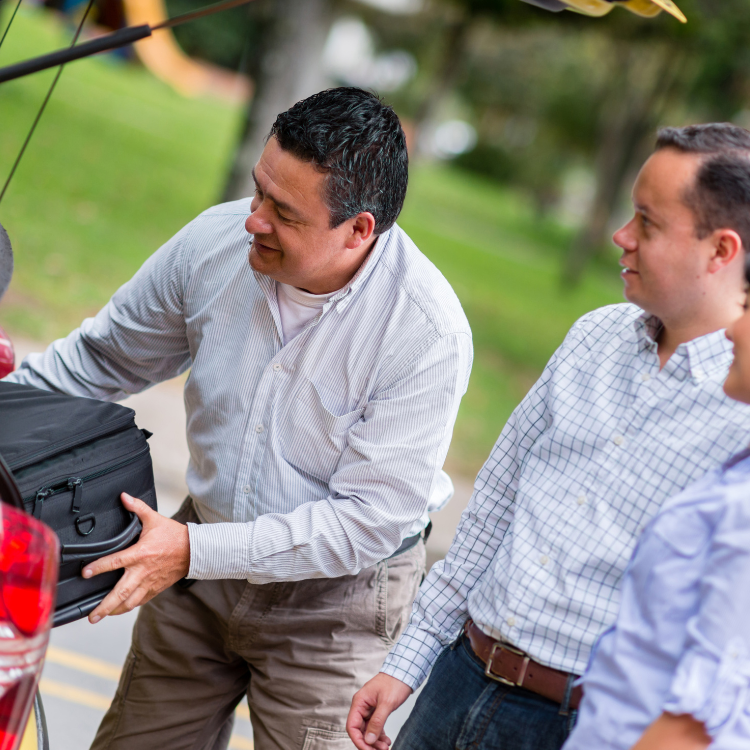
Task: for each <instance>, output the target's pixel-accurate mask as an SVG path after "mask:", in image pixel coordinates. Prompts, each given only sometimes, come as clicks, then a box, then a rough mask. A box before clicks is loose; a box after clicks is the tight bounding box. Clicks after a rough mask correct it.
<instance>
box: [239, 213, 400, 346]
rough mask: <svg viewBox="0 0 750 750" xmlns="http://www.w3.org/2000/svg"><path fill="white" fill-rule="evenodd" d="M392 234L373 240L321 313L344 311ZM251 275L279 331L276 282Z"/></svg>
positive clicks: (388, 233) (269, 278)
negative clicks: (364, 255) (348, 277)
mask: <svg viewBox="0 0 750 750" xmlns="http://www.w3.org/2000/svg"><path fill="white" fill-rule="evenodd" d="M392 232H393V228H391V229H389V230H388V231H387V232H383V234H381V235H378V237H377V239H376V240H375V244H374V245H373V246H372V250H370V252H369V253H368V254H367V257H366V258H365V259H364V261H363V262H362V265H361V266H360V267H359V269H358V270H357V273H355V274H354V276H352V278H351V279H350V280H349V282H348V283H347V284H345V285H344V286H343V287H341V289H339V291H338V292H336V294H334V295H333V296H332V297H331V298H330V299H329V300H328V302H326V304H325V305H324V306H323V308H322V311H323V312H324V313H325V312H327V311H328V310H329V309H330V308H331V307H332V306H333V305H336V309H337V311H338V312H340V313H341V312H343V311H344V310H345V309H346V307H347V306H348V305H349V303H350V302H351V300H352V299H353V297H354V295H355V293H356V292H357V291H358V290H359V289H361V288H362V286H363V284H364V283H365V281H366V280H367V279H368V278H369V276H370V274H371V273H372V272H373V269H374V268H375V265H376V264H377V262H378V259H379V258H380V256H381V255H382V254H383V250H384V248H385V247H386V245H387V244H388V241H389V239H390V236H391V233H392ZM253 274H254V275H255V278H256V280H257V281H258V284H259V285H260V288H261V289H262V290H263V292H264V294H265V295H266V298H267V299H268V301H269V304H270V306H271V312H272V315H273V317H274V320H275V321H276V326H277V328H278V329H279V331H281V317H280V315H279V312H278V300H277V297H276V282H275V281H274V280H273V279H272V278H271V277H270V276H266V275H265V274H262V273H258V272H257V271H253ZM271 301H272V302H271ZM280 335H281V334H280Z"/></svg>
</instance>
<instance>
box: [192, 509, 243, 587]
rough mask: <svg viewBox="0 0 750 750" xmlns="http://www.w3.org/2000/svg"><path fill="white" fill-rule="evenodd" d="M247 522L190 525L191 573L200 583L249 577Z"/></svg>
mask: <svg viewBox="0 0 750 750" xmlns="http://www.w3.org/2000/svg"><path fill="white" fill-rule="evenodd" d="M250 525H251V524H248V523H200V524H198V523H189V524H188V525H187V527H188V536H189V538H190V570H189V571H188V574H187V577H188V578H192V579H195V580H198V581H215V580H217V579H219V578H235V579H240V578H247V577H248V574H249V571H250V561H249V559H248V554H249V549H250Z"/></svg>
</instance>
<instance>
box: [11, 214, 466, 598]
mask: <svg viewBox="0 0 750 750" xmlns="http://www.w3.org/2000/svg"><path fill="white" fill-rule="evenodd" d="M249 213H250V201H249V199H245V200H241V201H236V202H234V203H227V204H223V205H220V206H216V207H214V208H211V209H209V210H208V211H206V212H204V213H203V214H201V215H200V216H199V217H198V218H197V219H195V220H194V221H192V222H191V223H190V224H188V225H187V226H186V227H185V228H184V229H182V230H181V231H180V232H179V233H178V234H177V235H175V237H173V238H172V239H171V240H170V241H169V242H167V243H166V244H165V245H164V246H163V247H161V248H160V249H159V250H158V251H157V252H156V253H155V254H154V255H153V256H152V257H151V258H150V259H149V260H147V261H146V263H145V264H144V265H143V267H142V268H141V269H140V270H139V271H138V273H137V274H136V275H135V276H134V277H133V278H132V279H131V280H130V281H129V282H127V283H126V284H125V285H124V286H122V287H121V288H120V289H119V290H118V291H117V292H116V293H115V295H114V296H113V297H112V299H111V300H110V302H109V303H108V304H107V305H106V307H104V309H103V310H101V311H100V312H99V314H98V315H97V316H96V317H95V318H90V319H87V320H85V321H84V322H83V324H82V325H81V327H80V328H79V329H77V330H76V331H74V332H73V333H71V334H70V335H69V336H68V337H67V338H65V339H60V340H58V341H56V342H54V343H53V344H52V345H51V346H50V347H49V348H48V349H47V350H46V351H45V352H44V353H42V354H34V355H31V356H29V357H27V358H26V360H25V361H24V362H23V364H22V365H21V367H20V368H19V370H18V371H17V372H16V373H14V374H13V375H11V376H9V379H10V380H13V381H15V382H18V383H27V384H30V385H35V386H38V387H40V388H46V389H51V390H58V391H63V392H66V393H71V394H75V395H80V396H89V397H94V398H100V399H107V400H117V399H121V398H124V397H126V396H127V395H130V394H132V393H136V392H138V391H142V390H144V389H146V388H148V387H149V386H151V385H153V384H154V383H157V382H159V381H162V380H166V379H167V378H171V377H174V376H175V375H178V374H179V373H182V372H184V371H185V370H187V369H188V368H190V376H189V378H188V380H187V383H186V385H185V407H186V412H187V438H188V445H189V448H190V464H189V467H188V471H187V484H188V489H189V490H190V494H191V496H192V497H193V500H194V501H195V507H196V510H197V513H198V515H199V517H200V518H201V520H202V521H203V523H202V524H200V525H196V524H191V525H190V526H189V531H190V572H189V574H188V575H189V577H191V578H198V579H211V578H247V579H248V580H249V581H251V582H255V583H267V582H271V581H281V580H301V579H306V578H315V577H334V576H340V575H346V574H353V573H357V572H358V571H359V570H361V569H363V568H366V567H368V566H370V565H373V564H374V563H376V562H378V561H379V560H382V559H383V558H386V557H388V556H389V555H390V554H391V553H392V552H393V551H394V550H395V549H397V548H398V546H399V545H400V543H401V541H402V540H403V539H404V538H406V537H408V536H410V535H412V534H414V533H416V532H418V531H419V530H420V529H421V528H423V527H424V525H425V522H426V520H425V518H426V517H425V514H426V511H427V508H428V502H429V500H430V498H431V497H432V496H434V494H435V493H439V492H440V491H441V487H443V488H444V483H445V475H444V474H443V473H442V466H443V462H444V460H445V456H446V453H447V450H448V446H449V444H450V440H451V436H452V431H453V424H454V422H455V418H456V414H457V411H458V406H459V402H460V400H461V397H462V395H463V394H464V392H465V391H466V387H467V384H468V379H469V373H470V370H471V361H472V345H471V331H470V329H469V324H468V322H467V320H466V317H465V316H464V314H463V310H462V309H461V305H460V303H459V301H458V299H457V297H456V295H455V293H454V292H453V290H452V289H451V287H450V285H449V284H448V282H447V281H446V280H445V278H444V277H443V276H442V275H441V274H440V272H439V271H438V270H437V269H436V268H435V267H434V266H433V265H432V263H430V262H429V261H428V260H427V259H426V258H425V257H424V255H422V254H421V253H420V252H419V250H418V249H417V248H416V246H415V245H414V243H413V242H412V241H411V240H410V239H409V237H408V236H407V235H406V234H405V233H404V232H403V230H401V229H400V228H399V227H398V226H397V225H396V226H394V227H392V228H391V229H390V230H389V231H388V232H386V233H384V234H383V235H381V236H380V237H379V238H378V240H377V242H376V244H375V246H374V248H373V250H372V251H371V253H370V255H369V257H368V259H367V260H366V262H365V263H364V264H363V266H362V267H361V268H360V270H359V271H358V273H357V274H356V275H355V277H354V278H353V279H352V280H351V281H350V282H349V283H348V284H347V285H346V286H345V287H344V288H343V289H341V290H340V291H339V292H338V293H337V294H336V295H334V296H333V297H332V298H331V299H330V300H329V301H328V302H327V303H326V305H325V306H324V307H323V309H322V311H321V312H320V313H319V314H318V315H317V316H316V317H315V318H314V319H313V320H312V321H310V323H309V324H308V325H307V326H306V327H305V328H304V329H303V330H302V332H301V333H300V334H299V335H298V336H296V337H295V338H294V339H292V340H291V341H290V342H289V343H288V344H287V345H286V346H284V345H283V340H282V329H281V321H280V317H279V308H278V304H277V298H276V282H275V281H273V280H272V279H270V278H268V277H266V276H263V275H261V274H257V273H255V272H253V270H252V269H251V268H250V266H249V265H248V257H247V256H248V249H249V235H248V234H247V232H246V231H245V228H244V221H245V219H246V218H247V216H248V214H249ZM144 426H147V425H144Z"/></svg>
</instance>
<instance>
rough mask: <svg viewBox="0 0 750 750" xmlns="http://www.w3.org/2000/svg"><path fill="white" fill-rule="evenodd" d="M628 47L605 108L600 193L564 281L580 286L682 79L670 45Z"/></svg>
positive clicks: (617, 65) (619, 61)
mask: <svg viewBox="0 0 750 750" xmlns="http://www.w3.org/2000/svg"><path fill="white" fill-rule="evenodd" d="M628 46H629V49H627V50H623V49H622V48H621V54H620V55H618V56H617V57H616V59H615V68H616V69H617V70H618V71H619V72H620V74H619V75H618V76H617V77H616V78H615V80H614V82H611V84H610V87H609V90H610V92H611V95H610V97H609V101H608V102H607V104H605V106H604V107H603V108H602V116H601V118H600V123H601V125H600V139H599V146H598V155H597V160H596V167H595V173H596V192H595V194H594V199H593V201H592V204H591V208H590V210H589V215H588V218H587V220H586V223H585V225H584V228H583V230H582V231H581V232H580V233H579V234H578V236H577V237H576V239H575V240H574V242H573V245H572V247H571V248H570V252H569V254H568V257H567V261H566V265H565V268H564V270H563V281H564V282H565V283H566V284H568V285H575V284H577V283H578V282H579V281H580V279H581V277H582V275H583V272H584V270H585V268H586V265H587V264H588V262H589V261H590V260H591V259H592V258H593V257H594V256H595V255H596V254H597V253H599V252H600V250H601V249H602V248H603V247H604V246H605V244H606V242H607V240H608V237H607V233H608V228H609V226H608V225H609V220H610V217H611V216H612V214H613V212H614V210H615V209H616V207H617V202H618V199H619V197H620V195H621V193H622V189H623V182H624V180H625V178H626V177H627V176H628V174H630V173H631V172H632V170H633V168H634V167H635V166H637V165H636V164H635V162H636V161H637V160H638V158H639V157H640V156H641V146H642V144H643V143H644V141H645V140H646V139H647V138H648V136H649V135H651V134H652V132H651V131H652V130H653V127H654V123H655V122H657V121H658V119H659V114H660V112H661V111H662V109H663V106H664V104H665V103H666V101H667V99H668V98H669V97H670V96H671V94H672V93H673V90H674V87H675V85H676V84H677V82H678V81H679V80H682V76H681V69H682V68H683V64H684V60H682V59H681V58H680V56H679V55H678V54H675V51H674V50H672V49H670V48H668V47H661V48H660V47H657V48H654V49H652V50H651V51H650V53H646V51H645V50H643V49H642V48H640V47H633V46H630V45H628Z"/></svg>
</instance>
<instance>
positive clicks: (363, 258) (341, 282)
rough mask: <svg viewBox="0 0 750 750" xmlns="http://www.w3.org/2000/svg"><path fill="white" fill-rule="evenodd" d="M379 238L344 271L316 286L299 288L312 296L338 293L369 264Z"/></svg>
mask: <svg viewBox="0 0 750 750" xmlns="http://www.w3.org/2000/svg"><path fill="white" fill-rule="evenodd" d="M377 239H378V238H377V237H373V239H372V240H371V241H370V242H369V243H368V244H367V245H365V246H364V247H363V248H360V252H359V253H357V255H356V257H355V258H354V260H353V261H352V262H351V263H350V264H349V265H348V266H347V267H346V268H344V269H342V270H340V271H338V272H337V273H335V274H333V275H331V276H329V277H327V278H326V279H325V281H320V283H317V284H314V285H312V286H306V287H302V286H299V287H297V288H298V289H302V291H303V292H309V293H310V294H330V293H331V292H337V291H338V290H339V289H343V288H344V287H345V286H346V285H347V284H348V283H349V282H350V281H351V280H352V279H353V278H354V277H355V276H356V275H357V272H358V271H359V269H360V268H362V266H363V265H364V264H365V263H366V262H367V258H368V257H369V255H370V251H371V250H372V248H373V247H375V242H376V241H377Z"/></svg>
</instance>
